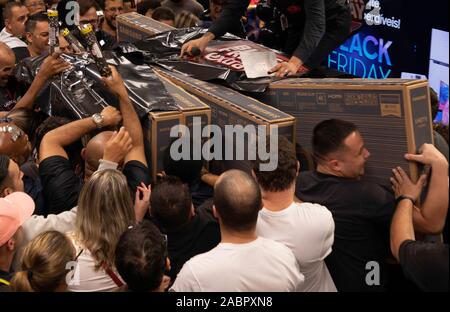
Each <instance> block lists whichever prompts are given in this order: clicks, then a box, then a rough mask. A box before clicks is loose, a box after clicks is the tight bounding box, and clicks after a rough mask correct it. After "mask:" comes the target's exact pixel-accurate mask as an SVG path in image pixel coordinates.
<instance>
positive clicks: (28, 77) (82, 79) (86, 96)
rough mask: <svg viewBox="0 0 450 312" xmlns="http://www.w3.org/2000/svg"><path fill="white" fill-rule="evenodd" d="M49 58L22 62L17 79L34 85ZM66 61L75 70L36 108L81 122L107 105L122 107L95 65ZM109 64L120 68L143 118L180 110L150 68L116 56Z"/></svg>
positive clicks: (56, 81) (53, 84)
mask: <svg viewBox="0 0 450 312" xmlns="http://www.w3.org/2000/svg"><path fill="white" fill-rule="evenodd" d="M45 57H46V56H38V57H35V58H28V59H25V60H24V61H22V62H21V63H20V64H19V65H18V66H17V67H16V72H15V76H16V79H17V80H18V81H19V82H21V83H24V84H26V85H31V83H32V81H33V79H34V77H35V75H36V73H37V72H38V70H39V67H40V65H41V64H42V62H43V60H44V59H45ZM62 57H63V58H64V59H65V60H67V61H68V62H70V63H71V64H72V68H71V69H70V70H67V71H65V72H64V73H62V74H60V75H57V76H55V77H53V79H52V80H51V81H49V82H48V83H47V84H46V86H45V87H44V88H43V89H42V91H41V92H40V94H39V95H38V97H37V99H36V103H35V104H36V105H37V106H38V107H39V108H40V109H41V110H42V111H43V112H44V113H46V114H48V115H49V116H65V117H69V118H72V119H81V118H86V117H89V116H91V115H92V114H94V113H98V112H101V110H102V109H103V108H104V107H106V106H107V105H112V106H116V107H117V106H118V101H117V98H116V97H115V96H114V95H113V94H111V93H110V92H109V91H108V90H107V89H106V88H105V86H104V84H103V81H102V80H101V76H100V74H99V72H98V70H97V69H96V67H95V64H91V63H90V62H89V60H88V59H86V58H85V57H80V56H73V55H65V54H63V55H62ZM108 62H109V63H113V64H115V65H117V69H118V71H119V73H120V74H121V75H122V78H123V80H124V83H125V86H126V88H127V90H128V93H129V97H130V100H131V102H132V103H133V105H134V107H135V109H136V112H137V113H138V115H139V117H141V118H142V117H143V116H145V115H146V114H148V113H149V112H151V111H173V110H177V109H178V108H177V106H176V104H175V101H174V100H173V98H172V97H171V96H170V94H169V93H168V92H167V90H166V89H165V88H164V85H163V84H162V82H161V81H160V80H159V78H158V77H157V76H156V75H155V74H154V73H153V71H152V70H151V68H149V67H148V66H147V65H143V66H136V65H134V64H132V63H131V62H129V61H128V60H126V59H125V58H123V57H114V54H111V55H110V58H109V59H108Z"/></svg>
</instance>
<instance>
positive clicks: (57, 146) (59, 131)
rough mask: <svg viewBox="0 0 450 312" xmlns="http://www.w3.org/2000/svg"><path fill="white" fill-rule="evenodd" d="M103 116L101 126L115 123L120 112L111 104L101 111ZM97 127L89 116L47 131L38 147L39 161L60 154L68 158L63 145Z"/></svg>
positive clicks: (118, 118)
mask: <svg viewBox="0 0 450 312" xmlns="http://www.w3.org/2000/svg"><path fill="white" fill-rule="evenodd" d="M101 115H102V116H103V126H113V125H117V124H118V123H119V122H120V121H121V119H122V117H121V115H120V112H119V111H118V110H117V109H115V108H114V107H112V106H108V107H106V108H104V109H103V111H102V112H101ZM95 129H97V124H96V123H95V122H94V121H93V119H92V118H91V117H89V118H85V119H82V120H77V121H73V122H71V123H68V124H67V125H64V126H62V127H59V128H56V129H54V130H52V131H50V132H49V133H47V134H46V135H45V136H44V138H43V139H42V143H41V146H40V149H39V161H40V162H42V161H43V160H44V159H46V158H49V157H52V156H62V157H64V158H68V156H67V154H66V151H65V150H64V147H65V146H68V145H70V144H72V143H74V142H75V141H77V140H79V139H80V138H81V137H82V136H83V135H85V134H87V133H89V132H91V131H93V130H95Z"/></svg>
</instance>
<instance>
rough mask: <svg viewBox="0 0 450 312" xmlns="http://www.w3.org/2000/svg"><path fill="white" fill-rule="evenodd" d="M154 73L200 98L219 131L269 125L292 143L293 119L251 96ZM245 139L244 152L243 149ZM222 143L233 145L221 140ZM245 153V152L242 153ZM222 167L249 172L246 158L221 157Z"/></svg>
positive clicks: (216, 86)
mask: <svg viewBox="0 0 450 312" xmlns="http://www.w3.org/2000/svg"><path fill="white" fill-rule="evenodd" d="M155 72H157V73H159V74H161V75H162V76H164V77H167V78H168V79H170V80H171V81H172V82H174V83H175V84H177V85H178V86H180V87H182V88H183V89H184V90H186V91H188V92H190V93H192V94H194V95H195V96H197V97H198V98H200V99H201V100H202V101H203V102H204V103H206V104H207V105H208V106H209V107H210V108H211V114H212V115H211V124H212V125H218V126H219V127H220V128H221V129H222V130H223V129H224V128H225V126H226V125H242V126H244V127H245V126H247V125H255V126H258V125H263V126H266V131H267V134H269V133H270V131H271V128H273V127H275V126H276V127H278V134H279V135H284V136H286V137H287V138H288V139H289V140H290V141H291V142H293V143H295V118H294V117H292V116H290V115H288V114H286V113H284V112H282V111H280V110H278V109H276V108H274V107H271V106H268V105H265V104H263V103H261V102H259V101H257V100H255V99H253V98H250V97H247V96H245V95H242V94H241V93H239V92H236V91H234V90H231V89H229V88H227V87H224V86H221V85H216V84H211V83H208V82H203V81H200V80H197V79H194V78H191V77H188V76H185V75H182V74H178V73H174V72H169V71H163V70H158V69H155ZM247 143H248V140H247V141H246V142H245V145H244V146H245V151H247ZM224 144H225V145H224V146H227V145H229V144H234V142H230V141H225V142H224ZM246 156H247V154H246ZM224 164H225V168H226V169H240V170H245V171H247V172H249V171H250V163H249V162H248V161H247V160H244V161H243V160H225V161H224Z"/></svg>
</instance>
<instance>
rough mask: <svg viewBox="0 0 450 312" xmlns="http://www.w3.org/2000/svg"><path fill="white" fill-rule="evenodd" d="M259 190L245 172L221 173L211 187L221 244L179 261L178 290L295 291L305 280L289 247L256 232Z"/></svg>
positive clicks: (259, 204)
mask: <svg viewBox="0 0 450 312" xmlns="http://www.w3.org/2000/svg"><path fill="white" fill-rule="evenodd" d="M261 206H262V202H261V192H260V190H259V187H258V185H257V184H256V183H255V181H254V180H253V179H252V178H251V177H250V176H249V175H247V174H246V173H245V172H242V171H238V170H231V171H228V172H226V173H224V174H223V175H222V176H221V177H220V178H219V179H218V181H217V183H216V185H215V188H214V207H213V211H214V215H215V216H216V217H217V218H218V219H219V224H220V232H221V236H222V240H221V243H220V244H219V245H218V246H217V247H216V248H214V249H212V250H211V251H209V252H207V253H204V254H201V255H198V256H196V257H194V258H192V259H191V260H189V261H188V262H186V264H185V265H184V266H183V268H182V269H181V271H180V273H179V274H178V276H177V279H176V280H175V283H174V285H173V287H172V290H174V291H177V292H191V291H196V292H249V291H252V292H266V291H267V292H275V291H277V292H281V291H297V289H298V287H299V285H301V284H302V283H303V281H304V276H303V275H302V274H301V273H300V269H299V265H298V262H297V261H296V259H295V256H294V254H293V253H292V251H291V250H289V248H287V247H286V246H284V245H283V244H280V243H277V242H275V241H272V240H269V239H266V238H262V237H258V236H257V235H256V233H255V227H256V221H257V218H258V212H259V210H260V209H261Z"/></svg>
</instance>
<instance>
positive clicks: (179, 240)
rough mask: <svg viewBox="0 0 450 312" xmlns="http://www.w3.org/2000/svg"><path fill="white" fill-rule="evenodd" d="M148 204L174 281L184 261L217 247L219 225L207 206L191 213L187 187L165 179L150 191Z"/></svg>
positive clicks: (170, 177)
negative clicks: (164, 243) (165, 241)
mask: <svg viewBox="0 0 450 312" xmlns="http://www.w3.org/2000/svg"><path fill="white" fill-rule="evenodd" d="M150 204H151V209H150V213H151V216H152V217H153V218H154V220H155V221H156V223H157V224H158V225H159V227H160V228H161V231H162V232H163V233H165V234H166V235H167V237H168V251H169V257H170V262H171V265H170V266H171V269H170V271H169V272H168V275H169V276H170V278H171V279H172V280H175V278H176V276H177V274H178V272H180V270H181V268H182V267H183V265H184V264H185V263H186V261H188V260H189V259H191V258H192V257H194V256H196V255H198V254H201V253H204V252H207V251H210V250H211V249H213V248H214V247H216V246H217V244H218V243H219V242H220V229H219V224H218V222H217V220H216V219H215V218H214V217H213V216H212V214H211V213H210V212H209V211H208V209H207V204H205V205H203V206H202V207H199V208H198V209H197V210H195V209H194V207H193V205H192V200H191V196H190V194H189V190H188V187H187V186H186V185H185V184H183V182H182V181H181V180H180V179H178V178H176V177H173V176H167V177H164V178H163V179H162V180H160V181H158V183H157V184H156V185H155V186H154V187H153V189H152V194H151V197H150Z"/></svg>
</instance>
